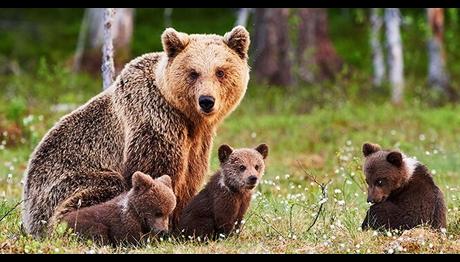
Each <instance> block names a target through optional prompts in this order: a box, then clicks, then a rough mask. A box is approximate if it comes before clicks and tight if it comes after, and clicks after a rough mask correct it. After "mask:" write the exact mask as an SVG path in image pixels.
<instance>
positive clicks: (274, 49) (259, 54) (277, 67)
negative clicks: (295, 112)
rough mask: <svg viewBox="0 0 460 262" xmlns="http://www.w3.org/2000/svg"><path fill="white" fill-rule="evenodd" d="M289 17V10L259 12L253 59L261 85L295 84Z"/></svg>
mask: <svg viewBox="0 0 460 262" xmlns="http://www.w3.org/2000/svg"><path fill="white" fill-rule="evenodd" d="M288 18H289V8H257V9H256V12H255V30H254V40H253V42H254V44H253V45H252V49H253V52H252V57H253V59H254V64H253V67H254V76H255V78H256V80H257V81H259V82H266V83H268V84H273V85H283V86H289V85H291V84H292V82H293V78H292V72H291V67H292V65H291V59H290V54H289V53H290V49H291V45H290V41H289V26H288Z"/></svg>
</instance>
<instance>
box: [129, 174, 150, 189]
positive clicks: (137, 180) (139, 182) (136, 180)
mask: <svg viewBox="0 0 460 262" xmlns="http://www.w3.org/2000/svg"><path fill="white" fill-rule="evenodd" d="M132 181H133V182H132V183H133V188H134V190H136V191H142V190H144V189H147V188H149V186H150V185H151V183H152V182H153V178H152V177H151V176H149V175H146V174H144V173H142V172H139V171H136V172H135V173H134V174H133V177H132Z"/></svg>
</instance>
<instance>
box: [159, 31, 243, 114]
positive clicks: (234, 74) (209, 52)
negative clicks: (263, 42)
mask: <svg viewBox="0 0 460 262" xmlns="http://www.w3.org/2000/svg"><path fill="white" fill-rule="evenodd" d="M162 42H163V48H164V51H165V53H166V54H167V57H168V58H167V61H163V63H166V65H165V72H164V76H165V78H164V81H163V84H164V85H166V86H167V89H166V91H164V92H163V93H164V95H165V97H166V98H167V99H168V101H170V102H171V103H172V104H174V106H175V107H176V108H179V109H180V110H181V111H182V112H184V113H185V114H186V115H188V116H189V117H190V118H192V119H199V120H205V121H208V122H216V121H218V120H220V119H222V118H223V117H225V116H226V115H227V114H229V113H230V112H231V111H232V110H233V109H234V108H235V107H236V106H237V105H238V103H239V102H240V101H241V99H242V98H243V96H244V94H245V92H246V88H247V84H248V81H249V66H248V64H247V52H248V48H249V42H250V40H249V33H248V32H247V31H246V29H245V28H244V27H241V26H238V27H235V28H234V29H233V30H232V31H231V32H228V33H227V34H225V35H224V36H223V37H222V36H218V35H200V34H192V35H188V34H185V33H179V32H177V31H175V30H174V29H172V28H168V29H166V30H165V31H164V33H163V35H162Z"/></svg>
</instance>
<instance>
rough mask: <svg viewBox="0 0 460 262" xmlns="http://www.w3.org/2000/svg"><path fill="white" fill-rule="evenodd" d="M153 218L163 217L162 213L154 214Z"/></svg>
mask: <svg viewBox="0 0 460 262" xmlns="http://www.w3.org/2000/svg"><path fill="white" fill-rule="evenodd" d="M155 216H156V217H162V216H163V213H161V212H156V213H155Z"/></svg>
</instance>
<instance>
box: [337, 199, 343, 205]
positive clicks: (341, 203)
mask: <svg viewBox="0 0 460 262" xmlns="http://www.w3.org/2000/svg"><path fill="white" fill-rule="evenodd" d="M337 204H339V206H343V205H345V201H344V200H339V201H338V202H337Z"/></svg>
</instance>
